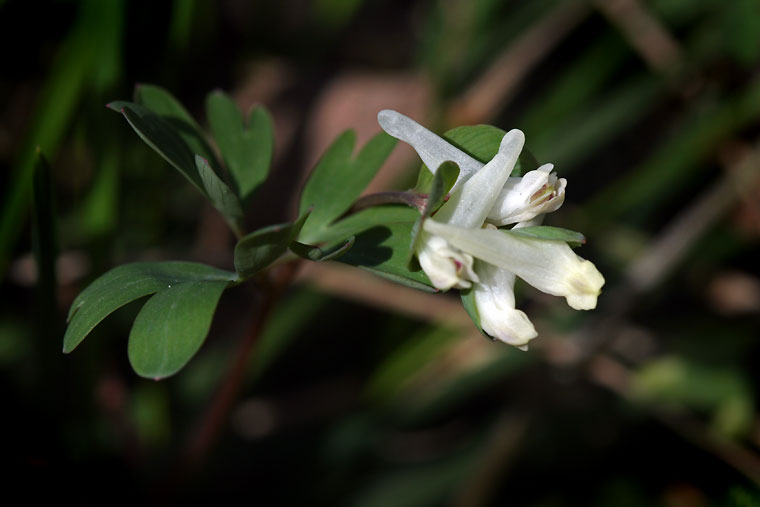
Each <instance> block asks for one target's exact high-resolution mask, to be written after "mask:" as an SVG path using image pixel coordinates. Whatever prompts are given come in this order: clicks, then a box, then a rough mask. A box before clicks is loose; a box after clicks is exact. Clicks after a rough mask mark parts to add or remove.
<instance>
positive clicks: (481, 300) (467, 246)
mask: <svg viewBox="0 0 760 507" xmlns="http://www.w3.org/2000/svg"><path fill="white" fill-rule="evenodd" d="M378 121H379V123H380V126H381V127H382V128H383V129H384V130H385V131H386V132H388V133H389V134H390V135H392V136H394V137H396V138H398V139H400V140H402V141H405V142H407V143H409V144H410V145H411V146H412V147H413V148H414V149H415V150H416V151H417V153H418V154H419V155H420V158H422V160H423V162H424V163H425V165H426V166H427V167H428V168H430V170H431V171H435V170H436V169H437V168H438V167H439V166H440V165H441V164H442V163H443V162H445V161H453V162H455V163H456V164H457V165H458V166H459V168H460V173H459V177H458V179H457V181H456V182H455V183H454V185H453V186H452V189H451V193H450V197H449V200H448V201H447V202H446V203H445V204H444V205H443V206H441V208H440V209H439V210H438V212H437V213H436V214H435V215H434V217H431V218H428V219H426V220H425V221H424V222H423V226H422V234H421V235H420V241H419V242H418V244H417V246H416V251H415V253H416V255H417V257H418V259H419V262H420V266H421V267H422V269H423V270H424V271H425V274H427V275H428V278H430V281H431V282H432V283H433V285H434V286H435V287H436V288H438V289H441V290H449V289H451V288H457V289H471V290H472V294H473V297H474V301H475V307H476V309H477V313H478V318H479V321H480V326H481V328H482V329H483V331H484V332H486V333H487V334H489V335H491V336H493V337H494V338H497V339H499V340H501V341H503V342H505V343H509V344H511V345H514V346H516V347H519V348H521V349H523V350H524V349H526V348H527V344H528V342H529V341H530V340H531V339H533V338H535V337H536V336H537V333H536V330H535V328H534V327H533V324H532V323H531V322H530V320H529V319H528V317H527V316H526V315H525V313H523V312H522V311H520V310H518V309H516V308H515V295H514V283H515V277H516V276H517V277H520V278H522V279H523V280H525V281H526V282H528V283H529V284H530V285H532V286H534V287H536V288H537V289H539V290H541V291H543V292H546V293H547V294H552V295H555V296H562V297H564V298H565V299H566V300H567V303H568V304H569V305H570V306H571V307H572V308H574V309H576V310H590V309H593V308H595V307H596V301H597V297H598V296H599V293H600V292H601V288H602V286H603V285H604V277H603V276H602V275H601V273H599V271H598V270H597V269H596V267H595V266H594V265H593V264H592V263H591V262H590V261H587V260H585V259H583V258H581V257H579V256H578V255H576V254H575V252H573V251H572V249H571V248H570V247H569V246H568V244H567V243H565V242H564V241H559V240H550V239H540V238H537V237H532V236H530V235H526V234H521V233H520V231H519V229H521V228H523V227H526V226H529V225H535V224H537V223H540V221H541V220H542V218H543V215H544V214H546V213H550V212H552V211H555V210H557V209H558V208H559V207H560V206H561V205H562V203H563V201H564V196H565V187H566V186H567V181H566V180H565V179H564V178H558V177H557V176H556V174H555V173H554V172H553V171H552V170H553V168H554V166H553V165H552V164H546V165H543V166H541V167H539V168H538V169H536V170H533V171H529V172H527V173H525V174H524V175H523V176H521V177H510V174H511V173H512V171H513V169H514V167H515V165H516V163H517V160H518V157H519V155H520V152H521V151H522V148H523V145H524V144H525V135H524V134H523V133H522V132H521V131H520V130H516V129H515V130H510V131H509V132H507V133H506V134H505V135H504V137H503V138H502V140H501V144H500V146H499V151H498V152H497V153H496V155H495V156H494V157H493V158H492V159H491V160H490V161H489V162H488V163H486V164H483V163H481V162H479V161H477V160H475V159H474V158H472V157H471V156H470V155H468V154H467V153H465V152H463V151H461V150H459V149H458V148H456V147H455V146H453V145H451V144H450V143H448V142H447V141H445V140H444V139H442V138H440V137H438V136H437V135H435V134H434V133H432V132H430V131H429V130H427V129H426V128H425V127H423V126H421V125H419V124H418V123H416V122H415V121H414V120H411V119H410V118H407V117H406V116H404V115H402V114H400V113H398V112H396V111H390V110H384V111H381V112H380V113H379V114H378ZM512 224H514V225H513V227H512V229H499V228H498V227H503V226H506V225H512Z"/></svg>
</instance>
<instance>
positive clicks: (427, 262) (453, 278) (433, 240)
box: [417, 232, 478, 290]
mask: <svg viewBox="0 0 760 507" xmlns="http://www.w3.org/2000/svg"><path fill="white" fill-rule="evenodd" d="M419 245H420V246H419V247H418V248H417V258H418V260H419V262H420V266H421V267H422V270H423V271H424V272H425V274H426V275H427V276H428V278H430V281H431V282H432V283H433V285H434V286H435V287H436V288H437V289H440V290H449V289H451V288H452V287H453V288H457V289H466V288H468V287H470V285H471V283H470V282H471V281H477V280H478V276H477V274H475V271H474V270H473V268H472V264H473V258H472V256H471V255H468V254H465V253H462V252H460V251H459V250H457V249H455V248H452V247H451V245H449V243H448V242H447V241H446V240H445V239H443V238H441V237H438V236H431V235H429V234H427V233H425V232H423V233H422V235H421V237H420V243H419Z"/></svg>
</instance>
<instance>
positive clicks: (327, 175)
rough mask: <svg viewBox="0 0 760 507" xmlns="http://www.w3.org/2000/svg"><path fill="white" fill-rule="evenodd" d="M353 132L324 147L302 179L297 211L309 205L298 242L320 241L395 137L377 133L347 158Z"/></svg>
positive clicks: (357, 192) (363, 186)
mask: <svg viewBox="0 0 760 507" xmlns="http://www.w3.org/2000/svg"><path fill="white" fill-rule="evenodd" d="M355 142H356V134H355V133H354V132H353V131H351V130H348V131H346V132H344V133H343V134H341V135H340V136H339V137H338V139H336V140H335V141H334V142H333V144H332V145H330V147H329V148H328V149H327V151H326V152H325V154H324V155H323V156H322V158H321V159H320V161H319V163H318V164H317V166H316V167H315V168H314V170H313V171H312V173H311V176H310V177H309V180H308V181H307V182H306V186H305V187H304V190H303V193H302V194H301V201H300V208H299V209H300V213H302V214H303V213H304V211H305V210H306V209H308V208H310V207H312V206H313V208H314V209H313V212H312V214H311V216H310V217H309V219H308V220H307V222H306V225H305V226H304V228H303V231H302V233H301V238H300V239H301V241H303V242H305V243H317V242H320V241H324V239H323V236H324V235H325V234H326V232H327V229H328V228H329V226H330V224H331V223H332V222H333V221H334V220H335V219H337V218H339V217H340V216H341V215H343V214H344V213H345V212H346V211H348V210H349V208H350V207H351V205H352V204H353V203H354V202H355V201H356V199H357V198H358V197H359V195H360V194H361V193H362V191H363V190H364V189H365V188H366V186H367V185H368V184H369V182H370V181H371V180H372V178H373V177H374V176H375V174H376V173H377V171H378V170H379V169H380V166H381V165H382V164H383V162H384V161H385V159H386V158H387V157H388V155H390V152H391V151H392V150H393V147H394V146H395V145H396V140H395V139H394V138H392V137H391V136H389V135H388V134H386V133H385V132H381V133H380V134H378V135H376V136H375V137H373V138H372V139H371V140H370V141H369V142H368V143H367V144H366V145H364V147H363V148H362V149H361V151H360V152H359V154H358V155H357V156H356V158H355V159H352V158H351V154H352V152H353V148H354V144H355Z"/></svg>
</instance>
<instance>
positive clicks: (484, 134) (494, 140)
mask: <svg viewBox="0 0 760 507" xmlns="http://www.w3.org/2000/svg"><path fill="white" fill-rule="evenodd" d="M504 134H506V132H505V131H504V130H502V129H500V128H498V127H494V126H491V125H465V126H462V127H456V128H454V129H451V130H449V131H448V132H446V133H445V134H443V135H442V136H441V137H443V138H444V139H446V140H447V141H448V142H450V143H451V144H453V145H454V146H456V147H457V148H459V149H460V150H462V151H463V152H465V153H467V154H468V155H470V156H471V157H473V158H475V159H477V160H479V161H481V162H482V163H484V164H485V163H487V162H488V161H489V160H491V159H492V158H493V157H494V155H496V154H497V153H498V152H499V145H500V144H501V139H502V138H503V137H504ZM537 168H538V162H537V161H536V158H535V157H534V156H533V154H532V153H531V152H530V151H528V149H527V148H523V150H522V151H521V152H520V156H519V157H518V159H517V163H516V164H515V168H514V169H513V170H512V174H511V176H522V175H523V174H525V173H526V172H528V171H532V170H534V169H537ZM432 181H433V173H432V172H431V171H430V169H429V168H428V167H427V166H426V165H425V164H422V167H421V168H420V173H419V175H418V176H417V184H416V185H415V186H414V190H415V191H416V192H420V193H428V192H429V190H430V185H431V184H432Z"/></svg>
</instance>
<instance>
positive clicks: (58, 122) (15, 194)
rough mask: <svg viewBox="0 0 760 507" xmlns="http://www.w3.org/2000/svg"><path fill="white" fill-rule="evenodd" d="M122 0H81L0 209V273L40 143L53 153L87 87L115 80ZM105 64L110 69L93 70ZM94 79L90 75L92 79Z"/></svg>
mask: <svg viewBox="0 0 760 507" xmlns="http://www.w3.org/2000/svg"><path fill="white" fill-rule="evenodd" d="M122 12H123V2H121V1H117V0H114V1H112V2H102V1H100V0H86V1H83V2H80V7H79V13H78V16H77V19H76V22H75V23H74V24H73V27H72V28H71V30H70V32H69V34H68V36H67V37H66V40H65V41H64V43H63V44H62V47H61V49H60V52H59V54H58V56H57V58H56V60H55V63H54V65H53V68H52V70H51V71H50V73H49V75H48V77H47V79H46V81H45V84H44V86H43V88H42V91H41V92H40V94H39V98H38V100H37V105H36V108H35V112H34V115H33V117H32V120H31V121H30V127H29V130H28V132H27V134H26V136H25V140H24V143H23V144H22V146H21V148H20V149H19V151H18V152H17V154H16V157H15V159H14V167H15V168H16V171H15V173H14V175H13V176H12V177H11V179H10V184H9V186H8V190H7V192H6V193H5V195H4V196H3V198H2V200H3V207H2V212H1V213H0V276H1V275H3V274H5V268H6V267H7V263H8V260H9V257H10V251H11V249H12V248H13V244H14V243H15V241H16V239H17V237H18V234H19V231H20V230H21V228H22V227H23V224H24V216H25V213H26V212H27V209H28V208H27V207H28V203H29V200H28V199H29V198H30V195H31V187H32V180H33V173H34V164H35V157H36V147H37V146H39V147H40V149H41V150H42V152H44V153H47V154H48V155H49V156H52V155H53V154H55V153H56V151H57V149H58V146H59V144H60V142H61V140H62V139H63V136H64V135H65V134H66V132H68V129H69V128H70V122H71V117H72V115H73V112H74V108H75V107H76V105H77V104H78V103H79V101H80V98H81V97H82V96H83V95H84V94H85V92H86V90H87V89H88V87H89V86H96V87H97V89H98V90H102V89H104V88H105V87H107V86H109V85H111V84H112V83H113V80H114V79H115V78H116V77H117V76H118V74H119V69H116V68H114V67H113V62H120V61H121V57H120V55H119V54H110V53H109V52H108V51H107V48H110V49H111V50H112V51H114V52H118V51H120V44H118V43H114V42H113V41H114V40H115V41H118V40H119V39H121V36H122V35H121V34H122ZM102 68H107V69H110V72H105V71H103V70H101V71H96V70H95V69H102ZM93 76H94V78H93V80H90V78H92V77H93Z"/></svg>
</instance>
